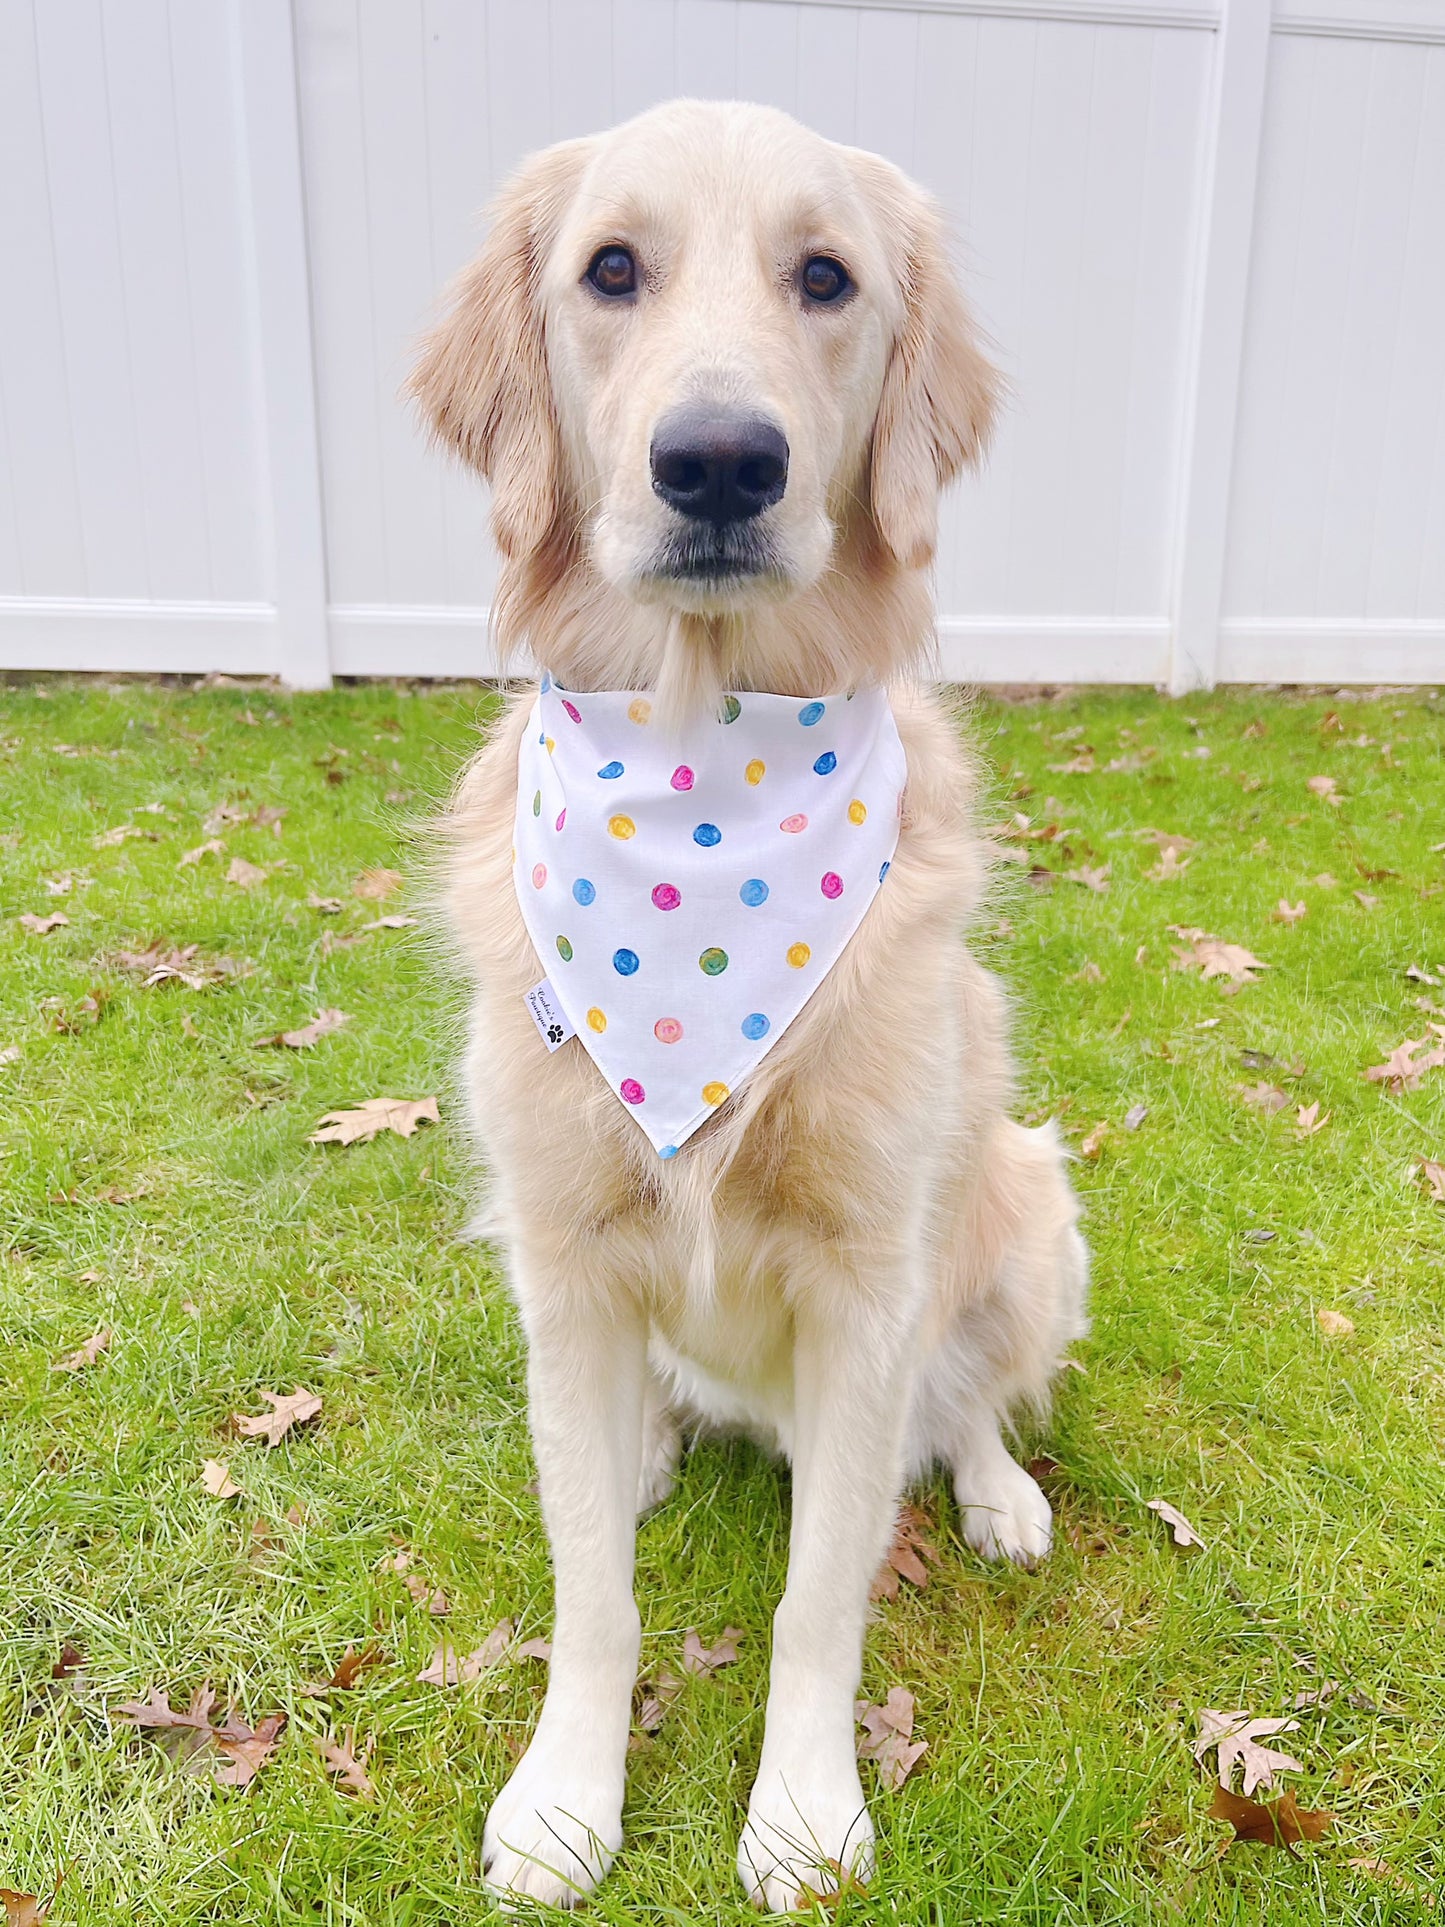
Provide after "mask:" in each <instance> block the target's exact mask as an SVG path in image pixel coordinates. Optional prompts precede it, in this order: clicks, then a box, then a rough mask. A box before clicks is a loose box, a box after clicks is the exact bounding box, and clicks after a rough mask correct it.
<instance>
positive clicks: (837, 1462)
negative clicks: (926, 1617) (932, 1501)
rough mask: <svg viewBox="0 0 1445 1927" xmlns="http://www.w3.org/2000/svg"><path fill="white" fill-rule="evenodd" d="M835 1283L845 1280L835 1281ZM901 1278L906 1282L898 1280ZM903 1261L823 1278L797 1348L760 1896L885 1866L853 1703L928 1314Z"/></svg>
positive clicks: (823, 1885) (803, 1317)
mask: <svg viewBox="0 0 1445 1927" xmlns="http://www.w3.org/2000/svg"><path fill="white" fill-rule="evenodd" d="M830 1285H831V1287H832V1288H830ZM894 1285H896V1289H891V1287H893V1286H894ZM909 1296H910V1294H909V1289H908V1285H907V1282H906V1273H905V1268H903V1267H899V1268H898V1270H897V1271H896V1272H895V1274H894V1277H893V1278H891V1279H890V1278H888V1277H883V1278H880V1277H878V1276H877V1275H876V1271H875V1269H874V1268H873V1267H870V1276H869V1278H868V1279H867V1280H866V1282H865V1281H864V1280H862V1279H861V1278H858V1277H856V1276H855V1277H846V1278H845V1277H841V1276H839V1277H837V1278H836V1279H834V1280H832V1281H829V1282H828V1283H825V1284H824V1285H823V1286H822V1288H821V1289H815V1290H813V1291H811V1292H810V1293H809V1294H808V1296H807V1298H806V1300H805V1301H804V1303H803V1305H802V1307H801V1309H800V1311H799V1314H798V1318H797V1327H796V1339H795V1348H794V1362H793V1380H794V1422H795V1434H794V1451H793V1526H792V1543H791V1548H790V1555H789V1563H788V1583H787V1588H786V1590H785V1591H784V1593H783V1597H782V1600H781V1602H780V1603H779V1606H778V1610H777V1613H776V1616H775V1618H774V1621H773V1664H772V1682H771V1689H770V1691H769V1694H768V1715H767V1727H766V1730H765V1733H764V1737H763V1753H762V1759H761V1761H760V1763H759V1766H758V1775H757V1779H756V1781H755V1782H754V1785H753V1792H752V1799H751V1801H750V1802H749V1806H748V1819H747V1825H746V1827H745V1828H744V1830H743V1837H742V1841H741V1844H740V1846H739V1848H738V1871H739V1873H740V1874H741V1875H742V1879H743V1884H744V1885H745V1886H746V1887H747V1889H748V1892H749V1894H750V1896H751V1897H752V1899H753V1900H754V1901H755V1902H758V1903H759V1904H761V1905H764V1906H766V1907H768V1908H770V1909H772V1910H773V1911H774V1912H790V1911H791V1910H792V1909H793V1908H795V1907H797V1906H799V1905H800V1904H801V1903H802V1902H803V1901H805V1900H806V1897H807V1896H806V1892H805V1889H810V1890H811V1891H812V1892H814V1893H817V1894H822V1893H828V1892H831V1891H832V1890H833V1889H834V1888H836V1887H837V1886H838V1884H839V1882H840V1878H841V1876H842V1875H843V1874H846V1873H848V1872H854V1873H856V1874H858V1875H859V1876H860V1877H865V1876H866V1875H867V1873H868V1872H869V1870H870V1869H871V1867H872V1864H873V1824H872V1821H871V1820H870V1819H869V1816H868V1809H867V1807H866V1806H865V1804H864V1800H863V1792H862V1788H861V1785H860V1783H859V1779H858V1763H857V1758H856V1756H855V1752H854V1740H853V1734H854V1717H853V1701H854V1695H855V1694H856V1692H857V1690H858V1676H859V1671H860V1668H861V1665H862V1651H863V1631H864V1626H865V1623H866V1620H867V1615H868V1589H869V1586H870V1583H871V1582H872V1580H873V1577H874V1575H875V1574H876V1572H877V1570H878V1567H879V1564H880V1563H881V1561H882V1558H883V1554H884V1551H885V1550H886V1548H887V1544H888V1538H889V1533H890V1530H891V1526H892V1522H893V1518H894V1509H895V1506H896V1502H897V1496H898V1491H899V1487H900V1485H901V1482H902V1442H903V1432H904V1423H905V1418H906V1408H907V1403H908V1396H909V1388H910V1382H911V1381H910V1373H911V1367H912V1360H913V1352H914V1342H915V1341H914V1332H915V1326H916V1319H915V1316H914V1314H913V1311H912V1309H911V1307H910V1306H909Z"/></svg>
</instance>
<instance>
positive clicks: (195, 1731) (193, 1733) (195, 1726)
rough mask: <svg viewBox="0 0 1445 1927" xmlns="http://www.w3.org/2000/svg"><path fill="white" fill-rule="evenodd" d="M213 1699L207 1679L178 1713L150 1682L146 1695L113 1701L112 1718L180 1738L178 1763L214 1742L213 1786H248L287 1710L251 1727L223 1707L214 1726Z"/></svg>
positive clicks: (195, 1757)
mask: <svg viewBox="0 0 1445 1927" xmlns="http://www.w3.org/2000/svg"><path fill="white" fill-rule="evenodd" d="M215 1699H216V1696H215V1693H214V1692H213V1691H212V1689H211V1685H210V1682H209V1681H207V1682H206V1683H205V1684H203V1685H201V1686H199V1687H197V1689H196V1691H195V1692H194V1693H193V1694H192V1695H191V1703H190V1705H189V1706H188V1707H187V1708H186V1709H185V1711H184V1712H178V1711H176V1710H175V1708H173V1707H172V1706H171V1704H170V1700H169V1697H168V1696H167V1695H166V1694H163V1693H161V1692H160V1691H159V1690H158V1689H156V1688H155V1687H152V1689H151V1694H150V1698H149V1699H148V1700H145V1701H131V1702H129V1703H128V1704H126V1705H124V1706H118V1707H117V1708H116V1709H115V1711H114V1712H113V1713H112V1715H111V1718H112V1719H118V1720H129V1721H131V1722H132V1723H133V1724H134V1725H136V1726H140V1727H145V1728H147V1729H148V1730H150V1731H170V1732H173V1733H175V1734H176V1736H177V1738H178V1741H179V1745H178V1746H177V1747H176V1748H175V1757H176V1758H177V1759H178V1760H180V1761H181V1762H182V1763H187V1764H189V1763H190V1762H192V1761H196V1760H198V1759H199V1757H200V1756H201V1755H202V1754H203V1753H204V1752H205V1749H206V1748H207V1747H214V1748H215V1750H216V1753H218V1754H219V1755H220V1759H219V1761H215V1762H214V1772H215V1778H216V1781H217V1783H218V1785H221V1786H233V1787H248V1786H249V1785H250V1784H251V1782H252V1781H253V1780H254V1779H255V1777H256V1775H257V1774H258V1773H259V1772H260V1770H261V1768H262V1767H263V1766H264V1765H265V1764H266V1762H267V1760H269V1759H270V1757H271V1755H272V1754H273V1753H274V1752H275V1750H276V1743H277V1741H278V1740H279V1738H280V1736H281V1733H282V1732H283V1730H284V1729H285V1725H286V1715H285V1714H284V1713H272V1714H270V1715H269V1716H268V1717H267V1718H266V1719H264V1720H262V1721H261V1723H260V1724H259V1725H258V1726H255V1727H251V1726H248V1725H247V1724H246V1722H245V1721H244V1720H242V1719H240V1718H239V1717H238V1716H237V1715H236V1714H235V1713H234V1712H228V1714H227V1716H226V1720H225V1724H224V1725H222V1726H213V1725H212V1724H211V1708H212V1707H213V1706H214V1704H215Z"/></svg>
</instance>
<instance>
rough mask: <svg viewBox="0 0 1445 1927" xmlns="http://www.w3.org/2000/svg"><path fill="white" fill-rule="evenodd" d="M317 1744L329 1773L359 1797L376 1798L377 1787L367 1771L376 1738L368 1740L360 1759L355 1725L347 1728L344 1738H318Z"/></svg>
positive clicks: (362, 1798)
mask: <svg viewBox="0 0 1445 1927" xmlns="http://www.w3.org/2000/svg"><path fill="white" fill-rule="evenodd" d="M316 1745H317V1750H318V1751H319V1752H320V1754H321V1757H322V1759H323V1760H324V1761H325V1762H326V1771H327V1772H328V1773H331V1774H334V1775H335V1777H336V1778H337V1779H338V1780H340V1781H341V1783H342V1785H343V1786H347V1787H350V1789H351V1791H352V1792H353V1793H354V1794H356V1796H357V1798H358V1799H361V1800H374V1799H375V1798H376V1787H375V1785H374V1783H373V1782H372V1779H371V1777H370V1775H369V1774H368V1773H367V1771H366V1769H367V1766H368V1764H369V1763H370V1760H371V1756H372V1754H373V1753H374V1752H375V1751H376V1741H375V1740H368V1741H367V1743H366V1751H365V1752H364V1753H363V1754H362V1756H361V1758H360V1759H357V1757H356V1728H355V1727H354V1726H350V1727H348V1728H347V1729H346V1738H345V1739H344V1740H318V1741H317V1742H316Z"/></svg>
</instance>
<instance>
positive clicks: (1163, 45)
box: [0, 0, 1445, 689]
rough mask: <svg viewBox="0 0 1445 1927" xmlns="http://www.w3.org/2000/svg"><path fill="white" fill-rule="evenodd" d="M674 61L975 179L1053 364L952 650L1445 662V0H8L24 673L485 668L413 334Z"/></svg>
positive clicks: (1370, 674)
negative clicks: (511, 176) (538, 170)
mask: <svg viewBox="0 0 1445 1927" xmlns="http://www.w3.org/2000/svg"><path fill="white" fill-rule="evenodd" d="M676 94H701V95H720V96H742V97H749V98H753V99H757V100H764V101H770V102H773V103H774V104H776V105H778V106H780V107H783V108H785V109H787V110H788V111H789V112H792V113H794V114H797V115H798V116H799V117H800V118H802V119H803V120H805V121H808V122H810V123H811V124H812V125H813V126H815V127H817V128H819V129H820V130H821V131H822V132H823V133H825V134H828V135H832V136H835V137H837V138H839V139H842V140H846V141H850V142H855V143H858V144H861V145H863V146H867V147H873V148H877V149H879V150H881V151H883V152H884V153H886V154H888V155H890V156H891V157H892V158H893V159H895V160H896V161H898V162H899V163H900V164H901V165H902V166H904V167H905V168H907V169H908V170H910V171H911V172H912V173H913V174H914V175H916V176H917V177H918V178H919V179H921V180H922V181H924V182H925V183H926V184H927V185H928V186H929V187H931V188H932V189H934V190H935V191H936V192H937V193H938V194H940V195H941V196H942V197H943V199H944V201H945V202H946V203H947V205H948V207H949V209H950V211H951V213H952V215H953V217H954V220H955V223H956V226H957V230H958V233H959V237H960V241H961V252H962V258H963V260H964V261H965V264H966V267H967V272H968V275H969V278H970V280H971V284H972V288H973V292H974V296H975V299H976V302H977V305H978V307H979V309H980V310H981V312H982V315H983V317H984V321H985V324H986V326H987V327H988V329H989V332H990V334H991V335H992V337H993V338H994V340H995V341H996V342H997V344H998V348H999V353H1000V357H1001V359H1002V361H1003V364H1004V367H1005V368H1006V370H1007V373H1008V376H1009V378H1010V381H1011V383H1012V386H1013V389H1014V395H1015V399H1014V402H1013V404H1012V407H1011V410H1010V413H1009V416H1008V418H1007V420H1006V422H1005V424H1004V426H1003V430H1002V432H1001V434H1000V436H999V438H998V441H997V444H996V448H995V451H994V454H993V456H992V459H991V461H990V463H989V466H988V468H987V471H986V473H985V474H984V475H983V476H982V477H981V478H980V479H978V480H976V481H974V480H970V481H969V482H968V483H966V484H965V486H964V487H963V488H962V489H961V490H960V491H959V492H958V493H957V494H956V495H955V496H954V497H953V498H952V499H951V501H950V503H949V505H948V507H947V510H946V515H945V532H944V541H943V545H942V553H941V558H940V563H939V570H938V592H939V606H940V611H941V633H942V637H943V654H944V660H945V665H946V667H947V668H948V670H949V671H950V672H951V673H953V674H955V675H958V676H960V677H968V678H976V679H979V680H984V681H999V680H1007V681H1027V680H1051V681H1099V680H1112V681H1140V682H1164V683H1168V684H1170V685H1172V686H1173V687H1175V688H1176V689H1184V688H1188V687H1191V686H1194V685H1197V684H1207V683H1210V682H1214V681H1216V680H1219V681H1304V680H1309V681H1315V680H1328V681H1332V682H1336V681H1339V682H1343V681H1370V682H1374V681H1382V682H1406V681H1435V680H1442V679H1445V0H1274V7H1273V12H1271V0H882V3H879V0H875V3H874V4H872V5H860V4H855V3H854V0H830V3H829V4H821V3H820V0H0V667H11V668H16V667H20V668H43V669H61V668H76V669H98V670H128V669H148V670H184V671H203V670H208V669H220V670H229V671H233V672H275V673H279V674H280V675H281V676H283V677H285V678H286V679H287V680H289V681H291V682H293V683H297V684H309V685H320V684H324V683H325V682H326V681H327V680H328V678H329V677H330V676H332V675H374V674H408V675H460V674H468V675H470V674H478V673H484V672H486V671H487V670H488V668H489V667H490V666H491V663H492V656H491V651H490V646H489V642H488V634H487V606H488V603H489V600H490V598H491V594H492V587H493V581H494V564H493V559H492V556H491V553H490V551H489V547H488V543H487V540H486V535H485V529H484V516H483V500H482V492H481V490H480V488H479V487H478V486H476V485H474V484H473V483H471V482H470V481H468V480H467V479H466V478H464V477H463V476H461V475H459V474H457V473H455V472H448V471H447V470H446V468H445V466H444V465H443V464H442V463H441V461H440V460H439V459H438V458H437V457H435V456H434V455H432V454H430V453H428V452H427V450H426V449H425V448H424V446H423V444H422V442H421V439H420V437H419V436H418V434H417V433H416V431H415V428H414V426H413V424H412V422H411V421H410V419H409V418H408V415H407V413H406V411H405V410H404V409H403V407H402V406H401V404H400V403H399V402H398V400H397V389H398V385H399V383H400V381H401V377H402V374H403V371H404V369H405V366H406V363H407V359H408V352H409V350H408V344H409V342H410V340H411V339H412V338H413V337H414V336H415V334H416V332H417V330H418V328H419V327H420V326H421V325H422V324H423V323H424V321H425V319H426V316H427V313H428V311H429V308H430V306H431V303H432V301H433V298H434V295H435V291H436V290H437V288H438V287H439V285H440V284H441V283H442V282H443V281H444V280H445V279H446V277H447V276H448V275H449V274H450V273H451V272H452V271H453V270H454V269H455V268H456V267H457V266H458V265H459V264H460V263H461V262H462V261H463V260H464V259H465V258H466V256H467V255H468V253H469V252H470V251H471V249H472V248H473V247H474V245H475V242H476V237H477V225H476V213H477V210H478V209H479V208H480V206H481V204H482V203H483V202H484V201H485V200H486V198H487V196H488V195H489V193H490V191H491V189H492V187H493V186H494V184H495V183H496V182H497V181H498V180H499V179H500V178H501V177H502V176H503V175H505V174H506V172H507V171H508V170H509V169H510V168H511V167H512V165H513V164H514V163H515V162H516V160H517V159H518V158H519V157H520V156H521V155H522V154H524V153H525V152H527V151H528V150H530V149H532V148H535V147H538V146H541V145H544V144H545V143H547V142H549V141H553V140H556V139H560V138H562V137H563V136H566V135H571V134H577V133H580V132H586V131H588V130H591V129H595V128H599V127H604V126H607V125H609V124H610V123H612V122H614V121H616V120H620V119H622V118H624V117H625V116H627V115H630V114H632V113H634V112H636V111H638V110H639V109H641V108H643V107H645V106H647V105H648V104H649V103H651V102H654V101H657V100H662V99H666V98H668V97H669V96H672V95H676Z"/></svg>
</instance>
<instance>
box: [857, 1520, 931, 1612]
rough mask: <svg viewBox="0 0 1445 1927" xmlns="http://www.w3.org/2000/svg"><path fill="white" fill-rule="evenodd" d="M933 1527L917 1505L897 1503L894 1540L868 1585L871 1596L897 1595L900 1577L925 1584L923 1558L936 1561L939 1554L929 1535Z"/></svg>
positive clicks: (890, 1597)
mask: <svg viewBox="0 0 1445 1927" xmlns="http://www.w3.org/2000/svg"><path fill="white" fill-rule="evenodd" d="M932 1529H933V1521H932V1520H931V1519H930V1518H929V1517H928V1515H927V1514H926V1513H925V1512H922V1511H920V1509H919V1508H918V1507H917V1506H916V1505H903V1506H900V1507H899V1510H898V1519H897V1523H896V1524H895V1526H894V1528H893V1543H892V1544H891V1545H890V1546H889V1548H888V1551H887V1552H886V1554H885V1555H884V1559H883V1564H882V1565H881V1566H880V1567H879V1569H878V1576H877V1577H876V1578H875V1579H874V1581H873V1584H872V1586H871V1587H870V1588H869V1591H868V1597H869V1598H870V1599H873V1600H878V1599H896V1598H897V1597H898V1582H899V1580H900V1579H906V1580H907V1581H908V1583H909V1585H910V1586H917V1587H918V1588H919V1590H920V1591H921V1590H922V1589H923V1587H925V1586H926V1585H927V1584H928V1566H927V1565H926V1564H925V1561H927V1560H931V1561H932V1562H933V1564H934V1565H937V1564H938V1561H939V1558H940V1557H941V1555H940V1553H939V1551H938V1548H937V1547H936V1546H935V1545H934V1544H933V1543H932V1541H931V1540H930V1539H929V1538H928V1534H929V1532H931V1531H932Z"/></svg>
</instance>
